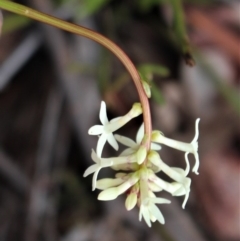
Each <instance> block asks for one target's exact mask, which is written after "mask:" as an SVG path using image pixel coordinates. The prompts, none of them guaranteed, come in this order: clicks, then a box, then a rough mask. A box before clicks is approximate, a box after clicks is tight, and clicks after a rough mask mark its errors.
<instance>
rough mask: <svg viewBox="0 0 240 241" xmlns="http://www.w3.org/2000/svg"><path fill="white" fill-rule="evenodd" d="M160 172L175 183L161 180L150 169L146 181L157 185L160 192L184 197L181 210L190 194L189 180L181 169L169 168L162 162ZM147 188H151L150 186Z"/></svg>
mask: <svg viewBox="0 0 240 241" xmlns="http://www.w3.org/2000/svg"><path fill="white" fill-rule="evenodd" d="M161 170H162V171H163V172H164V173H165V174H167V175H168V176H169V177H171V178H172V179H173V180H174V181H175V182H172V183H169V182H166V181H164V180H162V179H161V178H159V177H158V176H156V175H155V173H154V172H153V171H152V170H150V169H149V170H148V173H149V174H148V181H149V182H150V183H154V184H155V185H157V186H158V187H159V188H160V190H161V189H163V190H165V191H167V192H169V193H171V194H172V195H173V196H183V195H185V198H184V201H183V204H182V208H185V205H186V203H187V200H188V197H189V193H190V185H191V179H190V178H188V177H186V176H185V171H184V170H183V169H181V168H176V167H169V166H168V165H166V164H165V163H164V162H162V164H161ZM149 187H150V188H151V186H149Z"/></svg>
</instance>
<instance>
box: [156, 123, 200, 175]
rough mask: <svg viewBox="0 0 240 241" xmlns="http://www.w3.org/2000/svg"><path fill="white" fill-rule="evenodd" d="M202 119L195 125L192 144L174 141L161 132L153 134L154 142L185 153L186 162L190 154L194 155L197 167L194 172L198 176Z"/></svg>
mask: <svg viewBox="0 0 240 241" xmlns="http://www.w3.org/2000/svg"><path fill="white" fill-rule="evenodd" d="M199 121H200V119H199V118H198V119H197V120H196V123H195V137H194V138H193V140H192V142H191V143H185V142H181V141H176V140H172V139H170V138H167V137H165V136H164V135H163V134H162V133H160V132H159V131H154V132H153V134H152V141H154V142H157V143H161V144H164V145H166V146H170V147H172V148H175V149H177V150H180V151H184V152H186V153H185V160H186V162H187V163H188V162H189V161H188V154H189V153H192V154H193V155H194V157H195V165H194V167H193V169H192V171H193V172H195V173H196V174H198V168H199V156H198V142H197V139H198V136H199V131H198V124H199Z"/></svg>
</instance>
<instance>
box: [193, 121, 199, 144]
mask: <svg viewBox="0 0 240 241" xmlns="http://www.w3.org/2000/svg"><path fill="white" fill-rule="evenodd" d="M199 121H200V118H198V119H196V122H195V136H194V138H193V140H192V142H196V141H197V139H198V136H199V130H198V124H199Z"/></svg>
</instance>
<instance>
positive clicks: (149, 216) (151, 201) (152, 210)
mask: <svg viewBox="0 0 240 241" xmlns="http://www.w3.org/2000/svg"><path fill="white" fill-rule="evenodd" d="M163 203H166V204H168V203H170V201H169V200H167V199H165V198H159V197H148V198H145V199H144V200H143V202H142V203H141V205H140V210H139V221H141V220H142V217H143V218H144V220H145V222H146V223H147V225H148V226H149V227H151V226H152V224H151V221H152V222H155V221H156V220H158V222H159V223H161V224H164V223H165V220H164V217H163V215H162V213H161V211H160V210H159V208H158V207H157V205H156V204H163Z"/></svg>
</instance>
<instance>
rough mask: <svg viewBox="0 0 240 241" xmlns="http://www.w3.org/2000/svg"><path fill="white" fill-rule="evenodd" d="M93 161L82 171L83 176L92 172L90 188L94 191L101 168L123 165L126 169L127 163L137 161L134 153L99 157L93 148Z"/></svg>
mask: <svg viewBox="0 0 240 241" xmlns="http://www.w3.org/2000/svg"><path fill="white" fill-rule="evenodd" d="M91 157H92V159H93V161H94V162H95V164H93V165H91V166H90V167H88V168H87V170H86V171H85V172H84V174H83V176H84V177H86V176H88V175H90V174H92V173H94V175H93V179H92V190H93V191H94V190H95V188H96V181H97V176H98V173H99V171H100V170H101V169H102V168H105V167H116V169H117V167H122V168H123V169H124V167H125V168H126V169H127V168H128V167H129V165H131V164H134V163H136V162H137V155H136V153H134V154H132V155H129V156H119V157H109V158H101V157H99V156H98V155H97V154H96V153H95V151H94V150H92V155H91Z"/></svg>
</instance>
